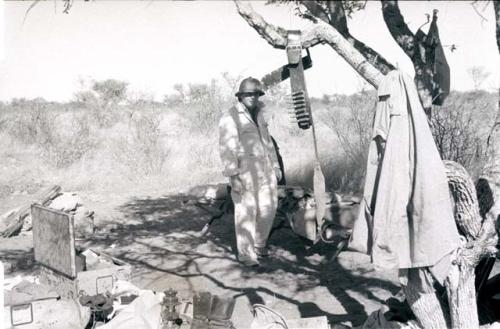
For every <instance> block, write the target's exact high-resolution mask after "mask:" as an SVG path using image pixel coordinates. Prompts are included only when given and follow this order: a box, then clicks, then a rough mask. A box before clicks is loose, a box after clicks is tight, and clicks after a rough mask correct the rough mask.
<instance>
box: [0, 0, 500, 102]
mask: <svg viewBox="0 0 500 329" xmlns="http://www.w3.org/2000/svg"><path fill="white" fill-rule="evenodd" d="M31 4H32V2H31V1H5V2H3V1H0V13H1V12H3V15H0V23H2V24H1V25H0V27H1V28H2V29H1V30H0V100H3V101H7V100H10V99H12V98H14V97H15V98H19V97H25V98H35V97H43V98H45V99H46V100H51V101H69V100H71V99H72V97H73V94H74V93H75V91H77V89H78V88H79V83H78V81H79V79H82V78H83V79H96V80H103V79H109V78H113V79H119V80H125V81H127V82H129V88H130V89H131V90H132V91H135V92H138V93H145V94H151V95H153V96H154V97H155V98H156V99H157V100H161V99H162V98H163V96H164V95H165V94H168V93H171V92H173V85H174V84H177V83H185V84H186V83H207V82H209V81H210V80H211V79H212V78H220V77H221V74H222V73H223V72H228V73H229V74H230V75H231V76H241V77H246V76H254V77H257V78H261V77H262V76H264V75H265V74H266V73H268V72H270V71H272V70H274V69H276V68H277V67H279V66H281V65H283V64H285V62H286V53H285V51H283V50H279V49H273V48H272V47H271V46H270V45H269V44H268V43H267V42H266V41H265V40H263V39H262V38H261V37H260V36H259V35H258V34H257V33H256V32H255V30H253V28H251V27H250V26H249V25H248V24H247V23H246V22H245V21H244V20H243V19H242V18H241V17H240V16H239V15H238V13H237V11H236V7H235V5H234V3H233V2H232V1H186V2H183V1H152V0H143V1H139V0H137V1H134V0H130V1H109V0H94V1H89V2H83V1H75V2H74V5H73V7H72V8H71V10H70V12H69V14H64V13H62V11H63V4H62V2H61V1H55V0H54V1H41V2H39V3H38V4H36V6H34V7H33V8H32V9H31V11H30V12H29V13H28V15H27V16H26V11H27V9H28V8H29V7H30V5H31ZM252 4H253V6H254V8H255V9H256V10H257V11H258V12H259V13H261V14H262V15H263V16H264V18H265V19H266V20H268V21H269V22H272V23H274V24H277V25H280V26H282V27H284V28H289V29H297V28H300V27H303V26H304V23H303V22H301V19H300V18H298V17H296V16H294V15H293V9H291V8H290V7H289V6H286V5H278V6H274V5H273V6H267V5H265V2H264V1H257V2H252ZM380 8H381V5H380V3H379V2H378V1H368V2H367V5H366V8H365V10H362V11H360V12H357V13H355V14H354V15H353V17H352V19H350V20H349V28H350V30H351V33H352V35H354V36H355V37H357V38H358V39H359V40H361V41H363V42H365V43H367V44H368V45H369V46H371V47H373V48H374V49H375V50H377V51H378V52H379V53H381V54H382V55H383V56H384V57H385V58H386V59H388V60H389V61H391V62H392V63H394V64H395V65H397V66H398V67H399V68H400V69H401V70H403V71H405V72H407V73H409V74H411V75H413V67H412V64H411V62H410V60H409V59H408V58H407V57H406V55H405V54H404V53H403V52H402V50H401V49H400V48H399V47H398V46H397V45H396V43H395V42H394V41H393V39H392V37H391V35H390V34H389V32H388V30H387V28H386V26H385V24H384V21H383V18H382V13H381V9H380ZM400 8H401V11H402V13H403V15H404V16H405V20H406V22H407V24H408V26H409V27H410V29H411V30H412V31H416V30H417V29H418V27H419V26H420V25H422V24H423V23H425V21H426V17H425V14H426V13H430V14H432V10H433V9H434V8H435V9H438V10H439V13H438V17H439V18H438V26H439V31H440V35H441V40H442V43H443V44H444V45H450V44H455V45H457V50H456V51H454V52H451V51H450V48H449V47H445V54H446V56H447V59H448V63H449V65H450V68H451V86H452V89H455V90H470V89H472V88H473V82H472V79H471V77H470V75H469V74H468V73H467V70H468V69H469V68H470V67H473V66H483V67H484V68H485V69H486V71H488V72H491V74H490V76H489V77H488V79H487V80H486V81H485V82H484V83H483V85H482V88H484V89H488V90H497V88H498V86H499V80H500V79H499V77H500V73H499V67H500V65H499V55H498V49H497V46H496V39H495V18H494V12H493V5H492V4H491V2H490V3H489V4H487V3H479V4H478V5H476V8H477V11H478V12H480V13H481V15H482V16H483V17H484V18H482V17H481V16H480V15H478V14H477V13H476V12H475V10H474V8H473V7H472V5H471V1H455V2H447V1H402V2H400ZM25 16H26V19H25ZM428 27H429V24H427V25H426V26H425V27H424V31H427V29H428ZM311 56H312V59H313V67H312V68H311V69H310V70H308V71H307V73H306V81H307V84H308V90H309V93H310V94H311V95H312V96H316V97H321V96H322V95H323V94H334V93H340V94H351V93H354V92H357V91H359V90H360V88H362V86H363V82H362V79H361V78H360V77H359V75H358V74H357V73H356V72H355V71H354V70H353V69H352V68H351V67H350V66H349V65H348V64H347V63H346V62H345V61H344V60H343V59H342V58H341V57H340V56H338V55H337V54H336V53H335V52H334V51H333V49H331V48H330V47H329V46H326V45H320V46H316V47H313V48H312V49H311Z"/></svg>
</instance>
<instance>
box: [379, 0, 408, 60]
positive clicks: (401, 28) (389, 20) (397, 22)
mask: <svg viewBox="0 0 500 329" xmlns="http://www.w3.org/2000/svg"><path fill="white" fill-rule="evenodd" d="M381 2H382V13H383V16H384V21H385V25H387V28H388V29H389V32H390V33H391V35H392V37H393V38H394V40H395V41H396V42H397V44H398V45H399V47H401V49H403V51H404V52H405V53H406V55H408V57H410V58H411V59H412V60H413V59H414V56H415V48H416V42H415V35H414V34H413V33H412V32H411V31H410V29H409V28H408V25H406V23H405V21H404V17H403V15H401V11H400V10H399V6H398V2H397V1H396V0H391V1H381Z"/></svg>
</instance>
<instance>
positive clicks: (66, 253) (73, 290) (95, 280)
mask: <svg viewBox="0 0 500 329" xmlns="http://www.w3.org/2000/svg"><path fill="white" fill-rule="evenodd" d="M31 216H32V219H33V247H34V253H35V260H36V261H37V262H38V263H40V265H41V270H40V282H41V283H44V284H47V285H49V286H51V287H53V288H54V289H55V290H56V291H57V293H59V295H60V296H61V297H62V298H72V299H73V298H78V297H79V296H80V295H81V294H86V295H88V296H93V295H96V294H99V293H106V292H111V290H112V288H113V285H114V283H115V282H116V281H117V280H127V281H130V280H131V275H132V267H131V266H130V265H129V264H127V263H126V262H123V261H121V260H119V259H116V258H113V257H111V256H108V255H106V254H103V253H98V252H96V254H98V255H99V256H104V257H106V258H107V259H109V260H111V261H112V262H113V264H112V265H111V266H109V267H104V268H99V269H95V270H89V271H83V270H82V269H81V266H78V262H77V260H78V258H79V257H77V252H76V249H75V234H74V220H73V216H71V215H69V214H67V213H65V212H61V211H58V210H54V209H51V208H47V207H43V206H40V205H36V204H35V205H33V206H32V207H31Z"/></svg>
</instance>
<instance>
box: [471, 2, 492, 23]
mask: <svg viewBox="0 0 500 329" xmlns="http://www.w3.org/2000/svg"><path fill="white" fill-rule="evenodd" d="M477 3H479V2H478V1H474V2H473V3H471V4H470V5H471V6H472V9H474V11H475V12H476V14H477V15H478V16H479V17H481V20H482V21H483V22H487V21H488V19H487V18H486V17H484V16H483V15H482V14H481V13H480V12H479V10H478V9H477V8H476V4H477ZM483 10H484V9H483Z"/></svg>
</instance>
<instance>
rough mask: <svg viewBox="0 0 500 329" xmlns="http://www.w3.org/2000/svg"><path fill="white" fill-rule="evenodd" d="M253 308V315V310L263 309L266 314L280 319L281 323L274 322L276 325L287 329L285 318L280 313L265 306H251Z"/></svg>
mask: <svg viewBox="0 0 500 329" xmlns="http://www.w3.org/2000/svg"><path fill="white" fill-rule="evenodd" d="M253 308H254V313H255V309H256V308H263V309H265V310H267V311H268V312H271V313H273V314H274V315H276V316H277V317H278V318H280V320H281V322H282V323H278V322H276V324H280V325H282V326H284V327H283V328H284V329H289V327H288V324H287V323H286V321H285V318H284V317H283V316H282V315H281V314H280V313H278V312H276V311H275V310H273V309H272V308H269V307H267V306H266V305H263V304H253Z"/></svg>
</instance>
